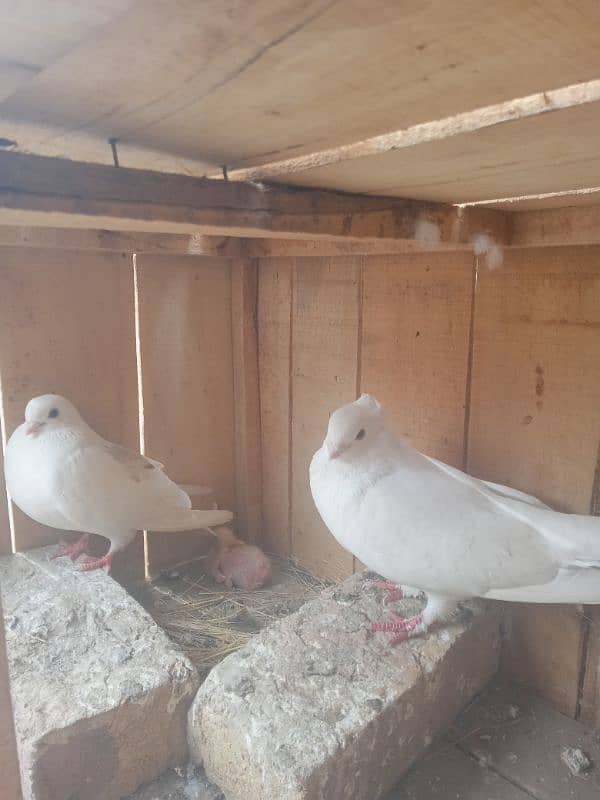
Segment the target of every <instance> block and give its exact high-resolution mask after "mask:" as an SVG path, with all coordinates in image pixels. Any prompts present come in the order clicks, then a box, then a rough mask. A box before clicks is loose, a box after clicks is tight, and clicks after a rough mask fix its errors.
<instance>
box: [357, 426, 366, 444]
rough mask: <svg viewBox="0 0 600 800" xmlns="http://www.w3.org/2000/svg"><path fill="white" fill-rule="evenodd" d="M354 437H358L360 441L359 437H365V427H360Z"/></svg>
mask: <svg viewBox="0 0 600 800" xmlns="http://www.w3.org/2000/svg"><path fill="white" fill-rule="evenodd" d="M355 438H356V439H358V440H359V441H360V440H361V439H364V438H365V429H364V428H361V429H360V430H359V432H358V433H357V434H356V436H355Z"/></svg>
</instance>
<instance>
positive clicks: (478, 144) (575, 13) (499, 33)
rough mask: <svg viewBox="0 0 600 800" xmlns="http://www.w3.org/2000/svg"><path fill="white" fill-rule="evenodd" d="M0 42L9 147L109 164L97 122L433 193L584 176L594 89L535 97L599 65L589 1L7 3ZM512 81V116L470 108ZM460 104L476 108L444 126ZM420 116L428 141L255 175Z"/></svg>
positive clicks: (164, 146) (149, 146)
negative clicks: (431, 129) (431, 130)
mask: <svg viewBox="0 0 600 800" xmlns="http://www.w3.org/2000/svg"><path fill="white" fill-rule="evenodd" d="M0 54H1V56H0V58H1V60H0V137H2V138H4V139H9V140H15V141H16V142H17V144H16V146H15V149H18V150H21V151H27V152H34V153H39V154H44V155H60V156H63V157H68V158H74V159H79V160H89V161H96V162H100V163H112V160H113V154H112V151H111V148H110V146H109V144H108V140H109V139H116V140H118V145H117V147H118V155H119V160H120V162H121V164H123V165H125V166H133V167H144V168H152V169H158V170H164V171H174V172H181V173H186V174H192V175H203V174H214V173H215V172H216V171H217V170H218V169H219V168H220V165H223V164H226V165H227V166H228V169H229V171H230V173H232V172H233V174H235V170H236V169H241V168H243V169H247V168H252V167H259V166H262V165H267V166H266V167H265V172H264V176H265V177H266V178H268V179H270V180H276V181H279V182H282V183H290V184H300V185H303V186H312V187H323V188H333V189H341V190H345V191H351V192H357V193H368V194H381V195H393V196H397V197H408V198H415V199H423V200H430V201H443V202H451V203H467V202H474V201H481V200H494V199H497V198H504V197H515V196H521V195H531V194H540V193H553V192H562V191H568V190H573V189H578V188H587V187H589V186H597V185H600V156H599V155H598V149H597V147H596V140H597V135H596V132H597V130H598V129H599V127H598V126H599V123H600V93H597V94H598V96H596V94H595V93H594V92H595V91H596V92H597V90H596V89H594V88H593V87H592V90H590V88H589V87H588V86H586V85H584V86H580V87H576V88H572V89H569V90H566V91H568V92H570V95H569V97H570V99H568V100H566V101H564V98H563V101H564V102H562V104H560V103H559V104H558V105H556V107H554V106H552V109H553V110H550V111H549V110H548V108H546V107H544V103H543V100H544V94H543V93H549V92H553V91H555V90H559V89H564V87H571V86H572V85H573V84H586V83H587V82H589V81H594V80H596V79H598V78H600V4H599V3H598V2H597V0H580V1H579V2H577V3H572V2H567V0H503V1H502V2H498V3H482V2H481V0H461V2H458V3H449V2H447V0H430V2H427V3H423V2H419V1H418V0H409V1H408V2H401V3H400V2H397V0H371V2H369V3H365V2H361V0H337V2H336V1H335V0H333V1H332V0H308V2H305V3H298V2H296V1H295V0H205V2H198V0H137V1H136V0H92V1H91V2H86V3H76V2H73V1H72V0H52V2H50V0H22V2H20V3H19V4H12V5H11V8H10V9H6V10H5V11H4V13H3V24H2V26H1V28H0ZM516 98H526V99H527V101H528V102H529V104H530V105H529V107H528V109H529V110H528V111H527V113H524V114H520V113H515V114H514V115H513V116H512V117H510V114H509V115H508V117H507V118H506V119H500V118H498V119H497V120H495V121H494V120H493V121H492V122H490V114H492V112H493V113H496V111H497V110H498V107H499V104H507V103H509V104H510V103H511V102H512V101H514V100H515V99H516ZM523 102H525V101H521V104H522V103H523ZM535 103H537V107H536V108H533V109H532V106H531V104H534V105H535ZM517 105H518V104H517ZM551 105H552V104H551ZM490 108H491V109H492V111H490ZM554 108H555V110H554ZM474 111H476V112H477V113H479V114H480V116H481V120H482V124H481V125H477V124H473V125H472V126H471V129H470V130H462V129H460V130H456V129H452V121H453V120H455V118H456V117H457V115H458V116H459V117H460V115H462V114H464V113H465V112H474ZM440 121H442V122H444V121H446V127H445V128H444V126H443V125H442V131H441V134H440V135H439V136H438V137H437V138H435V139H433V140H428V139H427V138H425V139H424V140H421V141H419V139H418V137H416V138H414V141H413V142H412V143H410V142H409V143H408V144H407V145H403V146H402V147H400V148H392V149H388V150H385V149H384V150H382V151H381V152H375V153H372V154H369V155H356V154H355V155H353V156H352V157H349V158H342V159H339V160H337V161H335V162H334V163H327V164H325V165H321V164H319V165H317V166H314V167H311V168H305V167H304V166H303V167H302V169H298V168H293V165H292V168H290V169H289V170H287V171H286V170H283V171H281V170H280V171H279V172H278V174H276V175H272V174H271V173H270V172H269V166H268V165H270V164H272V163H274V162H275V163H279V162H288V163H289V162H290V159H291V160H293V159H296V158H301V157H303V156H306V155H310V154H314V153H317V154H319V153H322V152H323V151H327V150H331V149H336V148H339V147H342V146H347V145H350V146H351V147H354V148H356V147H357V146H360V145H363V144H364V143H365V141H368V140H370V139H372V138H373V137H381V136H382V135H384V134H385V135H391V136H396V137H400V138H402V136H404V138H405V139H406V137H407V131H408V132H409V135H412V136H416V134H415V126H419V125H422V124H426V125H427V124H433V123H437V124H438V127H439V126H440ZM255 177H258V178H260V177H261V171H260V170H256V171H255ZM544 204H545V201H544V200H543V199H541V200H539V201H538V202H537V203H535V202H534V206H535V207H537V206H541V205H544Z"/></svg>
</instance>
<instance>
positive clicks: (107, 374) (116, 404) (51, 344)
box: [0, 247, 143, 575]
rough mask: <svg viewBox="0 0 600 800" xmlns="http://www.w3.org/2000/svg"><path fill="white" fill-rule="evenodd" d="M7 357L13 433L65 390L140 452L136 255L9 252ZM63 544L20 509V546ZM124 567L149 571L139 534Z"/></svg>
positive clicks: (1, 341)
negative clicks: (39, 402)
mask: <svg viewBox="0 0 600 800" xmlns="http://www.w3.org/2000/svg"><path fill="white" fill-rule="evenodd" d="M0 359H1V360H0V369H1V371H2V394H3V406H4V417H5V421H6V429H7V430H6V432H7V435H10V434H11V433H12V431H13V430H14V428H15V427H16V426H17V425H19V424H20V423H21V422H22V420H23V412H24V410H25V405H26V403H27V401H28V400H29V399H30V398H31V397H34V396H36V395H39V394H43V393H46V392H57V393H59V394H63V395H65V396H66V397H68V398H69V399H70V400H72V401H73V402H74V403H75V405H76V406H77V407H78V409H79V410H80V411H81V414H82V415H83V417H84V418H85V419H86V421H87V422H88V423H89V424H90V425H91V426H92V427H93V428H94V429H95V430H97V431H98V433H100V434H101V435H102V436H105V437H106V438H108V439H111V440H113V441H117V442H120V443H122V444H124V445H126V446H130V447H137V445H138V407H137V382H136V359H135V326H134V304H133V271H132V263H131V256H128V255H126V254H111V253H99V252H94V253H91V252H86V253H84V252H77V251H61V250H41V249H37V248H16V247H15V248H12V247H6V248H1V249H0ZM56 540H57V531H56V530H52V529H49V528H45V527H43V526H41V525H38V524H37V523H35V522H33V521H32V520H30V519H29V518H27V517H25V515H23V514H22V513H21V512H20V511H19V510H18V509H16V508H15V541H16V547H17V549H20V550H23V549H27V548H29V547H35V546H37V545H42V544H47V543H49V542H55V541H56ZM119 570H124V571H125V573H127V574H129V575H142V574H143V545H142V541H141V537H138V540H136V542H135V543H133V544H132V545H131V549H130V550H128V552H127V553H126V554H122V555H121V556H120V557H119V559H118V561H117V560H115V571H116V574H119ZM125 573H122V574H125Z"/></svg>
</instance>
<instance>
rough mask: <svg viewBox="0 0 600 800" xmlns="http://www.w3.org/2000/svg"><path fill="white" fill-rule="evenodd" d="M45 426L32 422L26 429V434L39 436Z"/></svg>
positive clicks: (42, 423)
mask: <svg viewBox="0 0 600 800" xmlns="http://www.w3.org/2000/svg"><path fill="white" fill-rule="evenodd" d="M45 424H46V423H45V422H30V423H29V425H27V427H26V428H25V433H26V434H27V436H37V435H38V433H39V432H40V431H41V429H42V428H43V427H44V425H45Z"/></svg>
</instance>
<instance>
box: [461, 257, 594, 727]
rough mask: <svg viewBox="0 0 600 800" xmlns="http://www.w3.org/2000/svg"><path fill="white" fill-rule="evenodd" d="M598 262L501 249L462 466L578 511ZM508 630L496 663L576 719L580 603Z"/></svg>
mask: <svg viewBox="0 0 600 800" xmlns="http://www.w3.org/2000/svg"><path fill="white" fill-rule="evenodd" d="M599 264H600V248H598V247H578V248H566V247H565V248H560V249H557V248H540V249H528V250H511V251H506V252H505V260H504V265H503V267H502V268H501V269H499V270H497V271H495V272H488V271H487V270H485V269H484V268H480V270H479V276H478V284H477V297H476V314H475V338H474V354H473V380H472V393H471V425H470V431H469V459H468V467H469V471H470V472H472V473H473V474H475V475H477V476H479V477H482V478H486V479H491V480H495V481H498V482H500V483H506V484H508V485H511V486H514V487H515V488H517V489H521V490H524V491H526V492H530V493H532V494H534V495H537V496H539V497H540V498H541V499H543V500H544V501H546V502H547V503H549V504H550V505H551V506H554V507H555V508H557V509H560V510H566V511H575V512H580V513H588V512H589V507H590V500H591V493H592V483H593V479H594V472H595V466H596V455H597V448H598V436H599V432H600V338H599V337H598V329H599V328H600V311H599V309H600V272H599V271H598V265H599ZM512 630H513V633H512V636H511V637H510V638H509V641H508V647H507V651H506V653H505V668H506V669H507V670H508V671H509V672H510V673H511V674H513V675H514V676H515V677H516V678H518V679H519V680H522V681H525V682H527V683H529V684H530V685H532V686H534V687H535V689H536V690H537V691H538V692H540V693H541V694H543V695H544V696H546V697H548V698H549V699H550V700H552V702H554V704H555V705H556V706H557V707H558V708H560V709H561V710H563V711H565V713H569V714H573V713H574V712H575V708H576V705H577V692H578V682H579V673H580V667H581V664H580V661H581V652H582V629H581V620H580V612H579V611H578V609H577V607H575V606H568V607H567V606H565V607H563V608H561V607H559V608H557V607H551V608H537V609H532V608H529V607H524V608H519V609H518V610H516V611H515V613H514V614H513V618H512ZM559 630H560V634H558V631H559ZM553 631H556V632H557V633H556V634H553ZM553 635H556V636H557V639H556V646H555V647H550V648H548V640H549V637H551V636H553Z"/></svg>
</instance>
